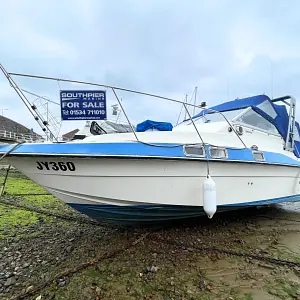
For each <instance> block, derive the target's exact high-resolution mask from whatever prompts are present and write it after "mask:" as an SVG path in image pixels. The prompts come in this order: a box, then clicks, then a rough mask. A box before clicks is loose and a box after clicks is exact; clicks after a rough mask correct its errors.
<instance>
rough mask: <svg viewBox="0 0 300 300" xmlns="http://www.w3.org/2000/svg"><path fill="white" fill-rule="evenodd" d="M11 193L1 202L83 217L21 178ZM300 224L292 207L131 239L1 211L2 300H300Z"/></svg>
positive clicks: (109, 229) (0, 207)
mask: <svg viewBox="0 0 300 300" xmlns="http://www.w3.org/2000/svg"><path fill="white" fill-rule="evenodd" d="M6 191H7V192H8V194H6V195H5V196H4V197H3V198H2V201H3V200H4V201H9V202H14V203H15V204H18V205H20V204H21V205H26V206H31V207H36V208H41V209H46V210H47V211H51V212H53V213H60V214H63V215H66V216H70V215H71V216H73V217H78V216H79V215H78V214H77V213H76V212H74V211H73V210H71V209H70V208H68V207H67V206H65V205H64V204H62V203H61V202H60V201H59V200H57V199H55V198H53V197H52V196H49V195H45V192H44V191H42V190H40V189H39V188H38V187H36V186H35V185H33V184H32V183H31V182H30V181H29V180H27V179H26V178H24V177H21V178H20V177H19V176H18V174H17V173H13V174H12V175H11V177H10V178H9V180H8V187H7V190H6ZM17 191H19V194H22V196H19V197H16V196H12V194H13V193H14V194H16V193H17ZM20 191H21V192H20ZM29 191H30V192H31V193H36V194H37V195H36V196H32V195H28V194H29ZM43 193H44V195H41V194H43ZM81 220H88V219H87V218H86V219H81ZM299 221H300V220H299V212H298V207H297V206H293V205H290V206H288V207H287V208H285V209H282V208H278V207H275V208H266V209H265V208H264V209H251V210H243V211H237V212H232V213H226V214H222V215H219V216H217V217H215V218H214V219H213V220H208V219H207V218H200V219H198V220H197V221H193V222H185V223H182V224H176V225H173V226H172V227H168V228H166V227H165V228H161V229H157V228H156V229H155V230H153V229H143V230H125V229H123V228H118V227H113V226H106V225H105V226H104V225H101V224H97V225H95V224H94V225H93V224H88V223H83V222H75V221H68V220H64V219H61V218H57V217H53V216H49V215H45V214H41V213H36V212H29V211H27V210H23V209H20V208H15V207H13V206H9V205H6V204H3V203H0V249H1V250H0V299H22V297H23V296H24V295H27V296H24V299H37V300H39V299H164V300H165V299H230V300H232V299H234V300H236V299H300V267H299V266H300V256H299V254H300V248H299V246H300V242H299V240H300V222H299ZM141 237H142V239H141V240H139V238H141ZM132 241H136V242H137V243H136V244H135V245H133V244H132ZM126 245H129V246H128V247H127V246H126ZM207 248H210V250H211V251H209V249H207ZM211 248H217V249H223V250H224V249H226V250H229V251H237V252H241V253H244V255H243V256H237V255H232V254H231V255H228V253H227V254H226V253H223V252H222V251H219V252H218V251H212V249H211ZM118 249H120V251H119V252H116V251H117V250H118ZM110 254H111V255H110ZM253 255H258V256H264V257H266V256H267V257H272V258H276V259H282V260H289V261H293V262H298V263H299V266H296V265H295V266H291V265H289V266H288V265H279V264H276V263H271V262H270V261H268V260H257V259H254V258H253ZM95 258H101V259H100V260H99V261H97V262H93V263H90V264H89V265H88V266H86V265H85V263H87V262H91V261H93V260H94V259H95ZM79 266H82V269H81V270H79V271H77V272H74V273H72V272H71V271H75V269H76V268H78V267H79ZM64 272H65V273H68V274H67V275H64V274H63V273H64ZM45 283H46V284H45ZM41 285H44V287H43V288H42V289H38V288H39V286H41ZM36 289H37V290H36ZM30 292H34V293H33V294H32V295H30ZM22 295H23V296H22Z"/></svg>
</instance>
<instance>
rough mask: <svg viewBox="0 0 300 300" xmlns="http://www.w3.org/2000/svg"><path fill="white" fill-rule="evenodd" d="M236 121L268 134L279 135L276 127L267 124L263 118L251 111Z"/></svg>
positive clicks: (269, 123)
mask: <svg viewBox="0 0 300 300" xmlns="http://www.w3.org/2000/svg"><path fill="white" fill-rule="evenodd" d="M236 121H237V122H241V123H244V124H246V125H250V126H252V127H256V128H259V129H262V130H265V131H269V132H270V133H275V134H279V133H278V131H277V129H276V127H275V126H274V125H273V124H272V123H271V122H269V121H268V120H266V119H265V118H264V117H262V116H261V115H259V114H258V113H256V112H255V111H254V110H253V109H249V110H248V111H247V112H246V113H245V114H243V115H242V116H241V117H239V118H238V119H237V120H236Z"/></svg>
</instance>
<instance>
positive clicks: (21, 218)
mask: <svg viewBox="0 0 300 300" xmlns="http://www.w3.org/2000/svg"><path fill="white" fill-rule="evenodd" d="M15 175H16V174H14V175H13V177H9V178H8V179H7V182H6V186H5V194H4V197H3V200H9V202H12V201H16V203H17V204H20V205H24V206H27V207H33V208H39V209H42V210H45V211H50V212H52V213H59V214H66V215H70V214H72V213H73V214H74V211H73V210H72V209H71V208H70V207H68V206H67V205H66V204H65V203H64V202H63V201H61V200H59V199H58V198H56V197H54V196H52V195H50V194H48V192H47V191H46V190H44V189H43V188H42V187H40V186H39V185H37V184H35V183H34V182H32V181H31V180H29V179H27V178H23V177H21V178H20V177H18V176H15ZM3 180H4V177H3V176H2V177H0V182H3ZM15 195H18V196H17V198H14V199H13V200H12V199H10V198H8V199H5V197H6V196H15ZM0 215H1V216H0V238H3V237H7V236H8V235H10V236H11V235H12V236H14V235H16V234H17V235H24V234H25V235H28V231H26V229H30V228H34V227H36V224H37V223H38V222H39V221H40V220H41V219H42V220H43V221H44V222H45V221H46V222H53V221H55V219H54V218H52V217H49V216H46V215H43V214H39V213H35V212H31V211H28V210H25V209H21V208H18V207H13V206H9V205H6V204H1V203H0Z"/></svg>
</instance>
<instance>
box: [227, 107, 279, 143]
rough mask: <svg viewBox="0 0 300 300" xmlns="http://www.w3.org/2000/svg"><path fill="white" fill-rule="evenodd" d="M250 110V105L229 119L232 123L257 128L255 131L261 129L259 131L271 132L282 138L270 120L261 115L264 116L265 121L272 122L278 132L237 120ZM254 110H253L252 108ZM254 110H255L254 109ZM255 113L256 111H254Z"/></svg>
mask: <svg viewBox="0 0 300 300" xmlns="http://www.w3.org/2000/svg"><path fill="white" fill-rule="evenodd" d="M250 110H253V109H252V107H251V106H249V107H247V108H245V110H244V111H242V112H241V113H240V114H238V115H237V116H236V117H234V118H233V119H232V120H231V121H232V123H233V124H234V125H240V126H244V127H247V128H250V129H253V130H257V131H261V132H264V133H267V134H271V135H275V136H277V137H280V138H282V136H281V134H280V133H279V132H278V130H277V128H276V127H275V126H274V124H272V123H271V122H270V121H268V120H267V119H266V118H264V117H263V116H261V115H259V114H258V115H259V116H261V117H262V118H264V119H265V120H266V121H267V122H269V123H270V124H272V125H273V126H274V127H275V128H276V130H277V132H278V133H275V132H271V131H269V130H264V129H262V128H259V127H256V126H253V125H250V124H247V123H244V122H239V121H237V120H238V119H239V118H240V117H242V116H243V115H245V114H246V113H247V112H249V111H250ZM253 111H254V110H253ZM254 112H255V111H254ZM255 113H256V112H255Z"/></svg>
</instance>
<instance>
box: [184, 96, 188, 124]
mask: <svg viewBox="0 0 300 300" xmlns="http://www.w3.org/2000/svg"><path fill="white" fill-rule="evenodd" d="M187 97H188V94H185V101H184V102H185V103H186V104H187ZM184 119H186V111H185V113H184Z"/></svg>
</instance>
